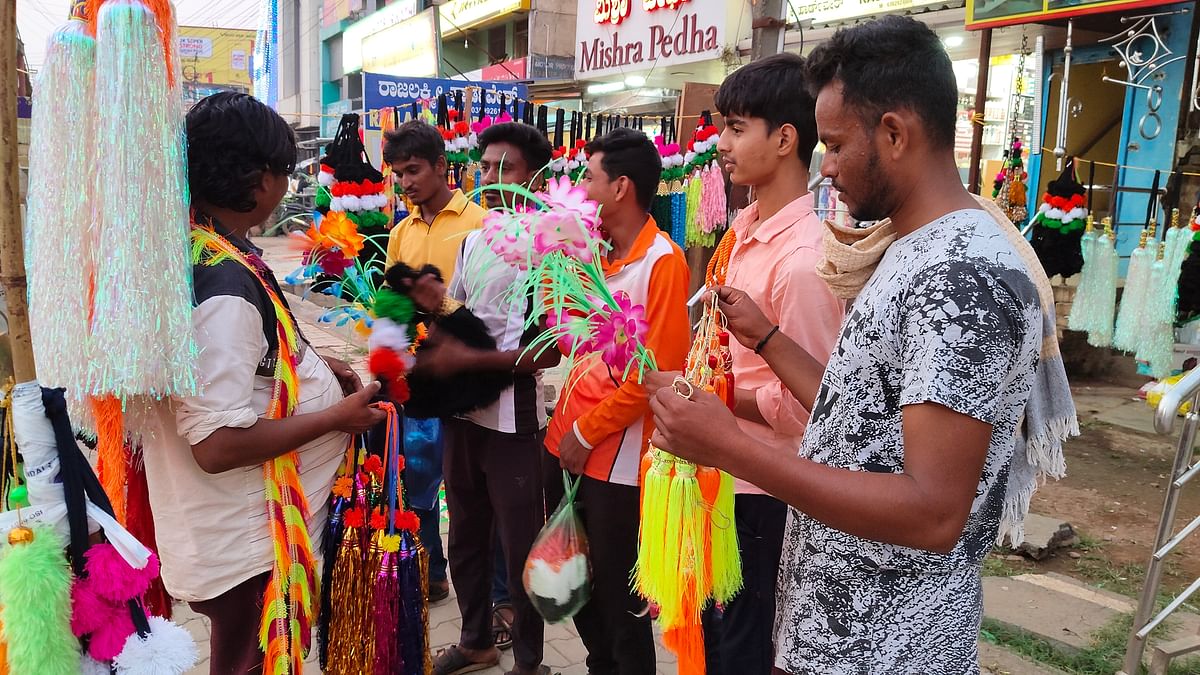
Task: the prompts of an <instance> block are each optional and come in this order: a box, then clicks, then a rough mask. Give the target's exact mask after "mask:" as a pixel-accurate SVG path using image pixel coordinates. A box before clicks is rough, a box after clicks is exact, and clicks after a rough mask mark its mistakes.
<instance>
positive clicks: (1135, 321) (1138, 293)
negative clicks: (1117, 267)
mask: <svg viewBox="0 0 1200 675" xmlns="http://www.w3.org/2000/svg"><path fill="white" fill-rule="evenodd" d="M1153 266H1154V254H1153V253H1152V252H1151V251H1150V250H1149V249H1148V248H1146V233H1145V232H1144V231H1143V233H1142V241H1141V244H1140V245H1139V246H1138V247H1137V249H1135V250H1134V252H1133V254H1132V255H1131V256H1130V257H1129V273H1128V274H1126V275H1125V290H1124V291H1123V292H1122V293H1121V310H1120V311H1119V312H1118V313H1117V330H1116V333H1115V334H1114V335H1113V346H1114V347H1116V348H1117V349H1120V350H1121V351H1126V352H1136V351H1137V348H1138V343H1139V342H1140V341H1141V340H1142V339H1143V338H1144V337H1145V336H1144V335H1143V334H1142V325H1143V324H1144V323H1145V310H1146V302H1147V293H1148V292H1149V289H1150V273H1151V269H1152V267H1153Z"/></svg>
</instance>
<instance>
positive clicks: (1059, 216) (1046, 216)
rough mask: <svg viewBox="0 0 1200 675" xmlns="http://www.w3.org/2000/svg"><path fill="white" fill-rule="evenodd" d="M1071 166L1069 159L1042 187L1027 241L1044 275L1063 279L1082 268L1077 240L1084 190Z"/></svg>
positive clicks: (1083, 219) (1080, 233)
mask: <svg viewBox="0 0 1200 675" xmlns="http://www.w3.org/2000/svg"><path fill="white" fill-rule="evenodd" d="M1092 166H1093V171H1094V168H1095V165H1092ZM1075 167H1076V165H1075V161H1074V159H1072V160H1070V161H1069V162H1067V166H1066V168H1064V169H1063V172H1062V174H1061V175H1059V177H1058V178H1056V179H1055V180H1053V181H1052V182H1051V183H1050V184H1049V185H1047V186H1046V194H1045V195H1043V196H1042V205H1041V206H1040V207H1038V212H1037V215H1036V216H1034V219H1033V238H1032V241H1031V244H1032V246H1033V250H1034V251H1035V252H1036V253H1037V255H1038V259H1039V260H1040V261H1041V263H1042V268H1043V269H1044V270H1045V271H1046V276H1048V277H1053V276H1055V275H1061V276H1062V277H1063V278H1066V277H1070V276H1073V275H1075V274H1076V273H1078V272H1079V271H1080V270H1081V269H1083V255H1082V251H1081V249H1080V240H1081V238H1082V236H1083V230H1084V228H1085V226H1086V225H1087V217H1088V208H1087V207H1088V191H1087V189H1086V188H1084V187H1083V185H1081V184H1080V183H1079V181H1078V180H1076V178H1075ZM1090 182H1091V181H1089V183H1090Z"/></svg>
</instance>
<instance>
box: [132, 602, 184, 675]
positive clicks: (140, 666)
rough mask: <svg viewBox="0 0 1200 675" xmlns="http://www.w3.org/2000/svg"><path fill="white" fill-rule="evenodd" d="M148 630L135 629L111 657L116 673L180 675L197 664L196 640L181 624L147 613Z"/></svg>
mask: <svg viewBox="0 0 1200 675" xmlns="http://www.w3.org/2000/svg"><path fill="white" fill-rule="evenodd" d="M149 621H150V634H149V635H147V636H146V637H145V638H143V637H141V636H140V635H138V634H137V633H136V632H134V633H133V634H132V635H130V636H129V639H128V640H126V641H125V648H124V649H122V650H121V653H120V654H118V655H117V658H115V659H113V666H114V667H115V669H116V672H117V675H182V674H183V673H186V672H187V671H189V670H191V668H192V666H194V665H196V661H197V660H199V658H200V655H199V652H198V651H197V649H196V641H195V640H193V639H192V636H191V634H189V633H188V632H187V631H186V630H184V629H183V628H180V627H179V626H177V625H175V624H174V623H171V622H170V621H167V620H166V619H164V618H162V617H159V616H152V617H150V620H149Z"/></svg>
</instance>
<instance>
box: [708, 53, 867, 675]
mask: <svg viewBox="0 0 1200 675" xmlns="http://www.w3.org/2000/svg"><path fill="white" fill-rule="evenodd" d="M806 92H807V89H806V87H805V82H804V60H803V59H802V58H800V57H799V56H796V55H794V54H778V55H776V56H772V57H770V58H767V59H763V60H761V61H756V62H754V63H751V64H749V65H746V66H744V67H742V68H740V69H738V70H737V71H735V72H734V73H733V74H732V75H730V76H729V77H728V78H726V79H725V82H724V83H722V84H721V88H720V90H719V91H718V92H717V96H716V106H717V109H718V110H719V111H720V112H721V114H722V115H723V116H724V118H725V130H724V131H723V132H722V133H721V137H720V140H719V141H718V143H717V150H718V151H720V153H721V155H722V158H723V161H724V162H725V165H726V167H727V169H728V172H729V176H730V179H731V180H732V181H733V182H734V183H736V184H739V185H747V186H750V187H751V188H752V189H753V194H754V197H755V201H754V203H753V204H751V205H750V206H749V207H748V208H746V209H745V210H744V211H742V212H741V213H740V214H739V215H738V217H737V218H736V219H735V220H734V221H733V224H732V225H731V227H730V229H729V232H727V233H726V234H725V236H726V237H733V238H734V243H733V246H732V247H729V246H728V244H729V242H722V243H723V245H722V246H720V247H718V257H717V259H716V261H715V264H714V266H713V267H714V269H713V275H712V276H714V277H715V278H712V279H709V283H710V284H718V285H726V286H731V287H733V288H737V289H740V290H742V291H745V292H746V293H747V294H748V295H749V296H750V297H751V298H753V299H754V301H755V303H757V304H758V306H759V307H761V308H762V310H763V313H764V314H766V315H767V316H768V317H769V318H770V320H771V321H772V322H773V323H774V324H776V325H778V326H779V330H780V331H782V332H783V333H785V334H786V335H789V336H791V337H792V338H793V339H794V340H795V341H796V342H798V343H799V344H802V345H804V348H805V349H806V350H807V351H808V352H809V353H811V354H813V355H814V356H817V357H818V358H819V359H821V361H822V363H823V362H824V361H825V360H827V359H828V357H829V354H830V352H831V351H832V349H833V345H834V343H835V342H836V340H837V334H838V328H839V327H840V325H841V322H842V316H843V311H844V308H843V304H842V302H841V300H839V299H837V298H836V297H834V295H833V294H832V293H831V292H830V291H829V288H828V287H827V286H826V285H825V282H824V281H822V280H821V279H820V278H819V277H818V276H817V275H816V271H815V270H816V266H817V261H818V260H819V259H820V257H821V236H822V233H823V229H824V228H823V226H822V224H821V221H820V219H818V218H817V215H816V213H814V212H813V195H812V193H810V192H809V191H808V176H809V174H808V163H809V158H810V157H812V152H813V148H814V147H815V146H816V143H817V126H816V122H815V119H814V112H813V108H814V104H813V99H812V97H811V96H809V95H808V94H807V93H806ZM723 251H728V252H729V254H728V258H727V259H725V258H724V254H723ZM722 277H723V278H722ZM729 350H730V352H731V354H732V356H733V378H734V386H735V387H736V389H737V400H736V405H735V408H734V413H735V414H736V415H737V417H738V425H739V426H740V427H741V428H742V430H743V431H745V432H746V433H747V434H748V435H750V436H753V437H754V438H755V439H757V440H759V441H760V442H762V443H765V444H769V445H771V446H773V447H777V448H779V452H780V453H781V454H782V453H786V454H788V455H795V454H796V452H797V451H798V449H799V447H800V442H801V438H802V437H803V435H804V427H805V425H806V424H807V422H808V415H809V411H808V410H806V409H805V408H804V406H803V405H801V404H800V402H799V401H797V400H796V397H795V396H793V395H792V394H791V392H789V391H788V389H787V387H785V386H784V385H783V383H782V382H780V381H779V378H778V377H776V375H775V374H774V373H773V372H772V371H771V368H770V367H769V366H768V365H767V363H766V361H764V360H763V359H762V357H760V356H759V355H758V354H757V350H753V349H748V348H746V347H744V346H742V345H741V344H740V343H738V342H737V341H736V340H730V343H729ZM736 485H737V488H736V490H737V497H736V504H735V509H734V515H735V518H736V521H737V530H738V543H739V547H740V548H741V552H742V575H743V579H744V581H745V586H744V587H743V589H742V591H741V593H739V594H738V596H737V597H736V598H734V599H733V601H732V602H730V603H729V604H728V605H727V606H726V607H724V608H723V611H722V612H717V611H715V610H709V612H707V613H706V615H705V643H706V649H707V651H708V672H709V673H711V674H713V675H767V674H768V673H770V672H771V667H772V664H773V663H774V661H773V659H774V654H773V651H774V650H773V645H772V640H771V636H772V635H773V626H774V622H775V586H776V577H777V575H778V571H779V558H780V554H781V552H782V547H783V530H784V526H785V524H786V522H787V505H786V504H784V503H783V502H781V501H779V500H777V499H775V498H774V497H770V496H768V495H767V494H766V493H765V492H763V491H762V490H760V489H758V488H757V487H755V486H753V485H751V484H749V483H746V482H744V481H741V480H738V481H737V482H736Z"/></svg>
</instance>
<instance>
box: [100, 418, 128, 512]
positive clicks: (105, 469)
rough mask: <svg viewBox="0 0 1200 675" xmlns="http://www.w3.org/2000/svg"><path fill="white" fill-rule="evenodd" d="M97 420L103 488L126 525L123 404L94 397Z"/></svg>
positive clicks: (125, 459)
mask: <svg viewBox="0 0 1200 675" xmlns="http://www.w3.org/2000/svg"><path fill="white" fill-rule="evenodd" d="M91 405H92V416H93V417H95V419H96V453H97V455H98V461H97V465H98V467H97V468H98V469H99V474H100V485H101V486H102V487H103V488H104V492H105V494H107V495H108V500H109V501H111V502H112V507H113V515H115V516H116V518H117V522H119V523H121V524H122V525H124V524H125V480H126V474H127V469H128V466H129V457H128V456H127V455H126V454H125V418H124V413H123V412H122V410H121V401H120V400H118V399H116V398H114V397H112V396H102V397H99V398H97V397H92V398H91Z"/></svg>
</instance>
